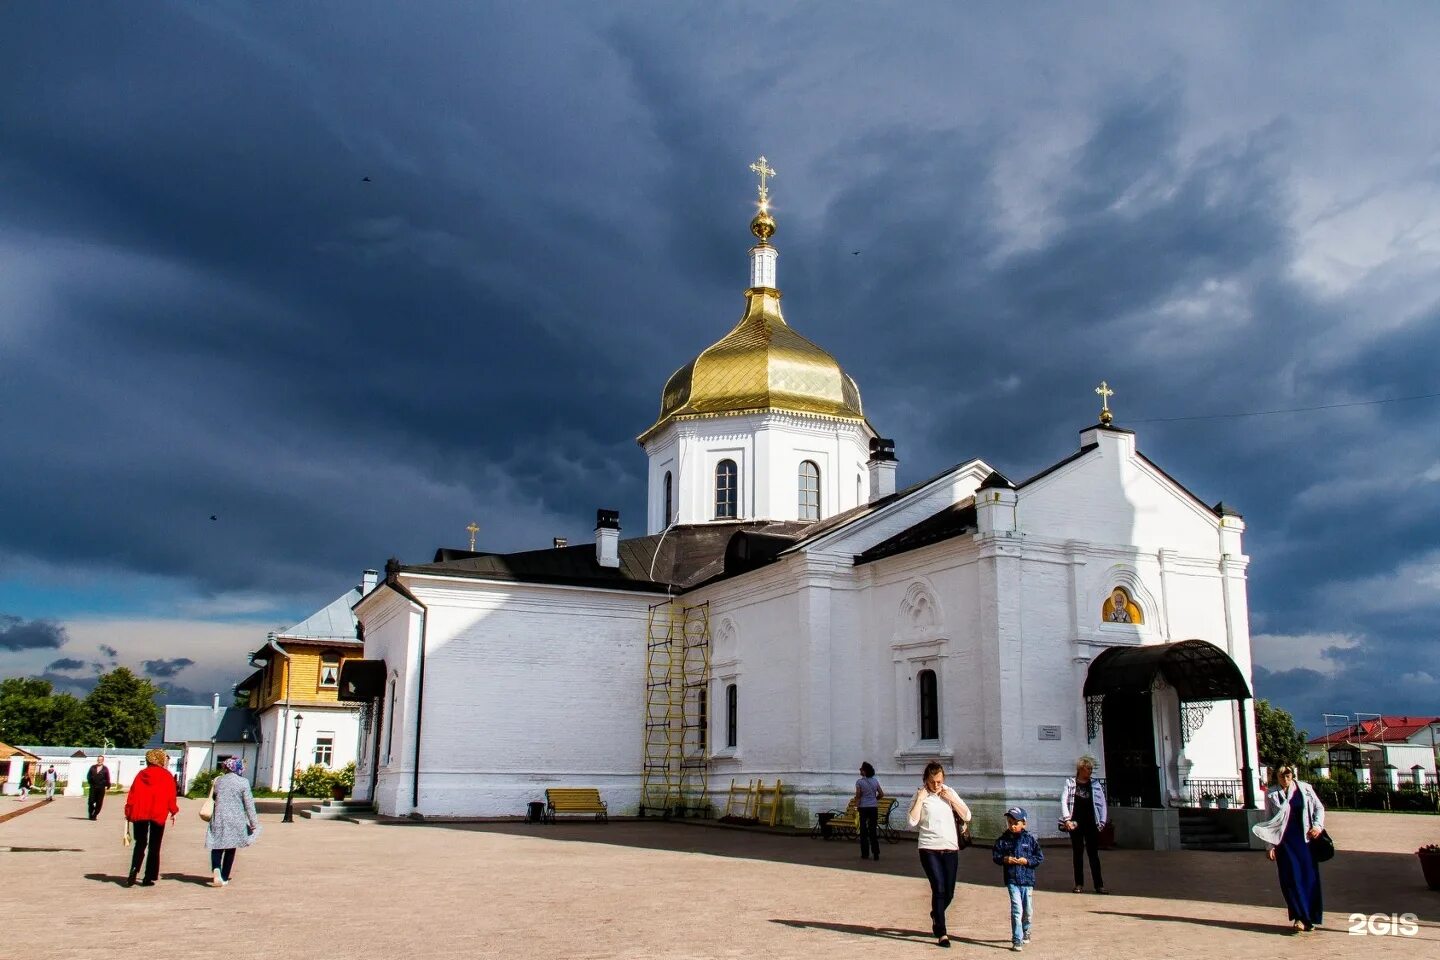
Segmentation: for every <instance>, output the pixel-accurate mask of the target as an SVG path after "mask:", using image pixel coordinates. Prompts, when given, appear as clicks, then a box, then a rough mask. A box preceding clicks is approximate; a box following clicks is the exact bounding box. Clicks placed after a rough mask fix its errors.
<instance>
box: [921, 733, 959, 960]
mask: <svg viewBox="0 0 1440 960" xmlns="http://www.w3.org/2000/svg"><path fill="white" fill-rule="evenodd" d="M969 819H970V808H969V807H968V806H966V805H965V801H964V800H961V799H960V795H959V794H957V793H956V792H955V791H954V790H952V789H950V788H949V787H947V786H945V768H944V767H943V766H942V765H940V764H939V763H936V762H934V761H931V762H930V763H928V764H926V765H925V774H924V782H923V784H922V785H921V787H920V789H919V790H916V791H915V798H914V799H913V800H911V801H910V815H909V821H910V826H911V827H918V828H919V833H920V836H919V843H918V846H919V848H920V869H922V870H924V871H925V879H927V880H929V881H930V930H931V932H932V933H933V934H934V935H935V940H936V942H937V943H939V944H940V946H942V947H949V946H950V936H949V933H948V932H947V930H946V928H945V909H946V908H947V907H949V906H950V901H951V900H953V899H955V872H956V870H958V869H959V866H960V830H959V828H958V826H957V823H956V821H957V820H959V821H968V820H969Z"/></svg>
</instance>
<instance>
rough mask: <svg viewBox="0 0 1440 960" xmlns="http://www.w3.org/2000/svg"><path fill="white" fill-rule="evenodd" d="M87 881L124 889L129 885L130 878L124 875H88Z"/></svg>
mask: <svg viewBox="0 0 1440 960" xmlns="http://www.w3.org/2000/svg"><path fill="white" fill-rule="evenodd" d="M85 879H86V880H94V881H95V882H96V883H113V884H115V886H117V887H124V886H128V885H129V878H128V877H126V876H125V875H124V874H123V873H122V874H110V873H87V874H85Z"/></svg>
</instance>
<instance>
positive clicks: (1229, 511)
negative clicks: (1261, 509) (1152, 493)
mask: <svg viewBox="0 0 1440 960" xmlns="http://www.w3.org/2000/svg"><path fill="white" fill-rule="evenodd" d="M1156 469H1157V470H1158V469H1159V468H1158V467H1157V468H1156ZM1210 509H1211V510H1214V511H1215V516H1217V517H1236V518H1238V519H1240V520H1244V519H1245V514H1243V513H1241V512H1240V511H1239V510H1236V509H1235V508H1234V507H1232V506H1230V504H1228V503H1226V502H1225V501H1224V500H1219V501H1217V502H1216V504H1215V506H1213V507H1211V508H1210Z"/></svg>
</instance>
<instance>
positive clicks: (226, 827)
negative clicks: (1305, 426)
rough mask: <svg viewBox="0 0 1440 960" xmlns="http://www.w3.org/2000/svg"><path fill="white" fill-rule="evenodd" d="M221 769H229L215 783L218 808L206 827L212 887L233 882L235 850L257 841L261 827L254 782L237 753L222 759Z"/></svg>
mask: <svg viewBox="0 0 1440 960" xmlns="http://www.w3.org/2000/svg"><path fill="white" fill-rule="evenodd" d="M220 769H222V770H223V771H225V772H224V773H222V774H221V775H220V776H218V777H216V778H215V782H214V785H213V786H212V787H211V796H212V797H213V798H214V800H215V812H214V813H213V814H212V815H211V817H210V827H209V829H207V830H206V831H205V849H207V850H209V851H210V874H211V879H210V886H212V887H223V886H225V884H227V883H229V882H230V870H231V868H232V867H234V866H235V851H236V850H238V849H239V848H241V847H248V846H250V844H252V843H254V842H255V835H256V834H257V833H258V832H259V830H260V821H259V820H258V819H257V818H256V816H255V797H254V795H252V794H251V793H250V782H249V781H248V780H246V779H245V778H244V777H242V776H241V774H242V773H244V772H245V766H244V764H243V763H242V762H241V761H240V760H239V759H238V758H236V757H229V758H227V759H225V760H222V761H221V762H220Z"/></svg>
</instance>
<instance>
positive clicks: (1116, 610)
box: [1100, 587, 1145, 623]
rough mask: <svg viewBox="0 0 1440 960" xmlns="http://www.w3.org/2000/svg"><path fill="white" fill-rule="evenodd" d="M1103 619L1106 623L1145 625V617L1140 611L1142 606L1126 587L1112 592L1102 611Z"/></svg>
mask: <svg viewBox="0 0 1440 960" xmlns="http://www.w3.org/2000/svg"><path fill="white" fill-rule="evenodd" d="M1100 614H1101V619H1102V620H1104V622H1106V623H1144V622H1145V615H1144V614H1143V613H1142V612H1141V611H1140V606H1139V604H1137V603H1136V602H1135V600H1134V598H1133V597H1131V596H1130V591H1129V590H1126V589H1125V588H1124V587H1116V588H1115V589H1114V590H1111V591H1110V596H1108V597H1106V598H1105V604H1104V607H1103V609H1102V610H1101V611H1100Z"/></svg>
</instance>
